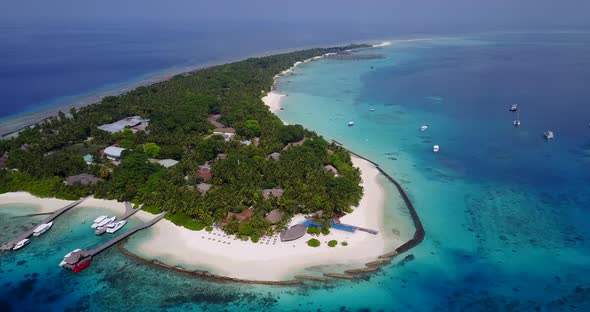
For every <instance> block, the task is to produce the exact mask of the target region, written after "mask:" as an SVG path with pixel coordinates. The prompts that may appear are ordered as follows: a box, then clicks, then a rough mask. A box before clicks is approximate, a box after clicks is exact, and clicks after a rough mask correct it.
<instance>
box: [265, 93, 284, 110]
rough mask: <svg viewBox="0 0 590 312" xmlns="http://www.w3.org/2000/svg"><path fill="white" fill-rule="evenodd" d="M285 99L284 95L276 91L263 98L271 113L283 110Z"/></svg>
mask: <svg viewBox="0 0 590 312" xmlns="http://www.w3.org/2000/svg"><path fill="white" fill-rule="evenodd" d="M283 97H285V95H284V94H280V93H277V92H275V91H271V92H269V93H268V94H267V95H266V96H265V97H263V98H262V101H263V102H264V104H266V106H268V108H269V109H270V111H271V112H273V113H276V112H277V111H279V110H280V109H281V99H282V98H283Z"/></svg>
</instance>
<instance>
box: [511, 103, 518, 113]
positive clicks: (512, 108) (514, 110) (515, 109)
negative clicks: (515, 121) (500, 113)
mask: <svg viewBox="0 0 590 312" xmlns="http://www.w3.org/2000/svg"><path fill="white" fill-rule="evenodd" d="M517 110H518V104H512V107H510V111H511V112H516V111H517Z"/></svg>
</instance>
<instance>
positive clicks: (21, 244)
mask: <svg viewBox="0 0 590 312" xmlns="http://www.w3.org/2000/svg"><path fill="white" fill-rule="evenodd" d="M29 242H30V240H29V239H28V238H25V239H23V240H21V241H19V242H18V243H16V245H14V248H12V250H17V249H21V248H23V247H24V246H25V245H26V244H28V243H29Z"/></svg>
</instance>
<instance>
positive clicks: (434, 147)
mask: <svg viewBox="0 0 590 312" xmlns="http://www.w3.org/2000/svg"><path fill="white" fill-rule="evenodd" d="M439 150H440V146H438V145H434V146H433V147H432V151H433V152H435V153H438V151H439Z"/></svg>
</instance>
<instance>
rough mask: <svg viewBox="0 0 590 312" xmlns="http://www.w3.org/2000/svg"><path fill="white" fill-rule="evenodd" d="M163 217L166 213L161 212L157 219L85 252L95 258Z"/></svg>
mask: <svg viewBox="0 0 590 312" xmlns="http://www.w3.org/2000/svg"><path fill="white" fill-rule="evenodd" d="M165 215H166V212H163V213H161V214H160V215H158V216H157V217H155V218H153V219H152V220H150V221H148V222H146V223H144V224H140V225H138V226H136V227H134V228H132V229H130V230H129V231H127V232H125V233H123V234H121V235H119V236H117V237H115V238H113V239H111V240H110V241H108V242H106V243H104V244H102V245H100V246H98V247H97V248H94V249H91V250H88V251H87V252H88V254H89V255H90V256H95V255H97V254H99V253H101V252H103V251H104V250H106V249H108V248H109V247H112V246H114V245H115V244H117V243H118V242H120V241H122V240H124V239H125V238H127V237H129V236H131V235H133V234H135V232H138V231H141V230H143V229H147V228H149V227H150V226H152V225H154V224H156V222H158V221H160V220H162V219H163V218H164V216H165Z"/></svg>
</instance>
